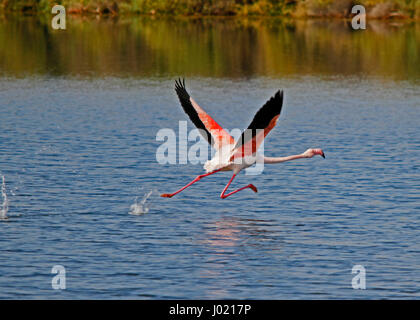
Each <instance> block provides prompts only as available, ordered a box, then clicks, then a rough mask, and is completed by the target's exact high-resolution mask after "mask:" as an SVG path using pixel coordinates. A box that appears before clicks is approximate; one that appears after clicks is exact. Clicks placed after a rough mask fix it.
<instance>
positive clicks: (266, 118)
mask: <svg viewBox="0 0 420 320" xmlns="http://www.w3.org/2000/svg"><path fill="white" fill-rule="evenodd" d="M282 107H283V91H280V90H279V91H277V92H276V94H275V95H274V96H272V97H271V98H270V100H268V101H267V102H266V103H265V104H264V105H263V106H262V107H261V109H260V110H258V112H257V113H256V114H255V116H254V119H253V120H252V122H251V124H250V125H249V126H248V128H247V129H246V130H245V131H244V132H243V133H242V135H241V137H240V139H239V140H238V142H237V143H236V145H235V149H234V152H233V156H232V158H231V159H234V158H238V157H244V156H249V155H252V154H254V153H255V152H257V150H258V148H259V146H260V145H261V143H262V142H263V140H264V138H265V137H266V136H267V134H268V133H269V132H270V131H271V130H272V129H273V128H274V126H275V125H276V123H277V120H278V118H279V116H280V112H281V109H282Z"/></svg>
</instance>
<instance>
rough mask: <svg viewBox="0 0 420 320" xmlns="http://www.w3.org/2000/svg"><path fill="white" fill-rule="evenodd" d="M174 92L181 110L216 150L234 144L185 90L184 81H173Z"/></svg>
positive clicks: (228, 135)
mask: <svg viewBox="0 0 420 320" xmlns="http://www.w3.org/2000/svg"><path fill="white" fill-rule="evenodd" d="M175 91H176V93H177V95H178V98H179V101H180V102H181V105H182V108H183V109H184V111H185V113H186V114H187V115H188V116H189V118H190V119H191V121H192V122H193V123H194V125H195V126H196V127H197V128H198V129H200V133H201V135H202V136H203V137H204V138H205V139H206V140H207V141H208V142H209V143H210V145H212V146H213V147H214V148H215V149H216V150H218V149H220V148H221V147H222V146H224V145H227V144H231V145H233V144H234V143H235V140H234V139H233V137H232V136H231V135H230V134H228V133H227V132H226V131H225V130H224V129H223V128H222V127H221V126H220V125H219V124H217V122H216V121H214V120H213V118H211V117H210V116H209V115H208V114H207V113H206V112H205V111H204V110H203V109H202V108H201V107H200V106H199V105H198V104H197V103H196V102H195V101H194V99H193V98H191V97H190V95H189V94H188V92H187V90H186V89H185V80H182V81H181V79H178V81H175Z"/></svg>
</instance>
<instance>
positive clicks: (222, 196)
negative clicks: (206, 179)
mask: <svg viewBox="0 0 420 320" xmlns="http://www.w3.org/2000/svg"><path fill="white" fill-rule="evenodd" d="M235 177H236V174H233V176H232V178H230V180H229V182H228V184H227V185H226V187H225V188H224V189H223V191H222V193H221V194H220V198H222V199H225V198H227V197H229V196H231V195H232V194H234V193H236V192H239V191H241V190H244V189H246V188H250V189H252V191H254V192H258V190H257V188H256V187H255V186H254V185H253V184H249V185H247V186H245V187H242V188H239V189H238V190H235V191H232V192H231V193H228V194H226V195H225V192H226V190H227V189H228V188H229V186H230V184H231V183H232V181H233V179H234V178H235Z"/></svg>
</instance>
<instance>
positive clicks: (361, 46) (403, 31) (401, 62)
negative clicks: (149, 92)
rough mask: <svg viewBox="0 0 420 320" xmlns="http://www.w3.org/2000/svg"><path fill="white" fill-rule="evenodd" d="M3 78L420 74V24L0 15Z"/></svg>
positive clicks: (397, 76) (399, 76) (396, 76)
mask: <svg viewBox="0 0 420 320" xmlns="http://www.w3.org/2000/svg"><path fill="white" fill-rule="evenodd" d="M0 45H1V47H0V72H1V73H2V74H3V75H12V76H18V77H21V76H25V75H31V74H35V75H43V74H50V75H60V76H61V75H64V76H66V75H82V76H109V75H112V76H122V77H124V76H135V77H148V76H179V75H181V76H185V75H189V76H190V75H194V76H206V77H207V76H210V77H233V78H235V77H250V76H273V77H281V76H293V75H370V76H378V77H386V78H393V79H419V77H420V67H419V66H420V24H418V23H417V24H416V23H414V22H398V23H397V22H394V23H386V22H381V21H371V22H370V23H368V29H367V30H364V31H354V30H352V29H351V27H350V26H349V22H347V21H341V20H340V21H337V20H335V21H332V20H285V19H268V18H266V19H238V18H231V19H227V18H219V19H217V18H213V19H191V18H165V19H153V18H151V17H128V18H107V19H104V18H101V19H95V18H86V17H74V16H70V17H68V20H67V29H66V30H64V31H63V30H57V31H56V30H52V29H51V26H50V21H49V20H48V19H47V18H39V17H32V16H28V17H25V16H7V17H1V18H0Z"/></svg>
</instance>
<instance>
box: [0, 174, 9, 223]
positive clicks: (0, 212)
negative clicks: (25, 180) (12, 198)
mask: <svg viewBox="0 0 420 320" xmlns="http://www.w3.org/2000/svg"><path fill="white" fill-rule="evenodd" d="M1 177H2V184H1V195H2V197H3V204H2V206H1V209H0V220H5V219H7V211H9V200H8V199H7V193H6V180H5V179H4V176H1Z"/></svg>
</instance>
